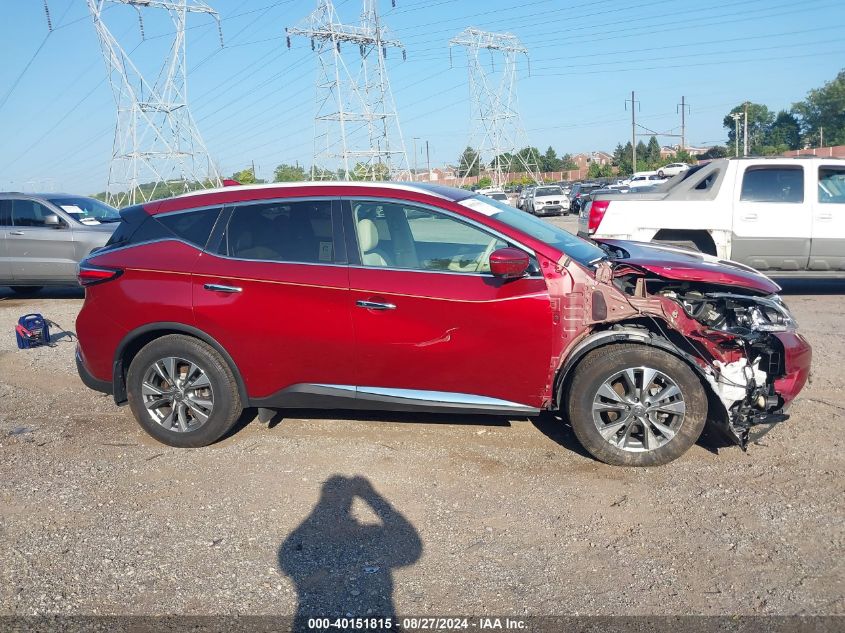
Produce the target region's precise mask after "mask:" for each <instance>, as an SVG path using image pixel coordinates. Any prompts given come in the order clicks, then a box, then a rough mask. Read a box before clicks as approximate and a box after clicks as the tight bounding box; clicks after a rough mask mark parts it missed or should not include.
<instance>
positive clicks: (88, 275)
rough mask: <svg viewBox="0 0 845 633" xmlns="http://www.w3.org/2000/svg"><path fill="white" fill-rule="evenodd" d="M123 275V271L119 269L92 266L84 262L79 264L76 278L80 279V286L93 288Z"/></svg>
mask: <svg viewBox="0 0 845 633" xmlns="http://www.w3.org/2000/svg"><path fill="white" fill-rule="evenodd" d="M122 273H123V271H122V270H120V269H119V268H105V267H102V266H92V265H91V264H86V263H85V262H82V263H81V264H79V273H78V274H77V276H76V277H77V279H79V285H80V286H93V285H94V284H100V283H103V282H104V281H110V280H112V279H116V278H117V277H120V275H121V274H122Z"/></svg>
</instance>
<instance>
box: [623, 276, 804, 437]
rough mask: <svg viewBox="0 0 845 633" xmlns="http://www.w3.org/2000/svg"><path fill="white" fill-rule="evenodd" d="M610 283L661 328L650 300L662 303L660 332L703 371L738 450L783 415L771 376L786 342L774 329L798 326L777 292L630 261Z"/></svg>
mask: <svg viewBox="0 0 845 633" xmlns="http://www.w3.org/2000/svg"><path fill="white" fill-rule="evenodd" d="M613 284H614V285H615V286H616V287H617V288H618V289H619V290H621V291H622V292H624V293H625V294H626V295H627V296H629V297H630V299H629V301H630V303H631V304H632V305H633V306H634V307H635V308H637V309H638V310H639V311H640V312H641V314H643V315H644V316H645V317H646V318H648V319H650V320H652V321H654V323H655V324H656V326H657V327H658V328H660V323H659V321H658V320H657V319H656V318H655V317H657V316H658V315H655V314H654V313H653V310H654V308H655V307H656V306H654V302H655V301H658V302H659V303H660V312H661V313H662V314H661V315H660V316H662V317H663V319H665V320H667V321H668V322H669V323H670V324H671V325H672V329H668V328H663V329H662V332H663V334H664V335H665V337H666V338H667V339H668V340H670V341H672V343H673V345H675V346H676V347H677V351H678V352H680V353H682V354H684V356H685V357H687V358H688V359H689V360H691V361H693V362H695V363H696V364H697V365H698V367H699V368H700V369H701V371H700V373H701V375H702V376H703V377H704V379H705V380H706V382H707V383H708V384H709V385H710V387H711V389H712V392H713V394H714V395H715V396H716V397H717V398H718V401H719V402H721V404H722V405H723V406H724V413H725V415H726V419H725V420H724V421H723V422H722V426H723V427H724V430H725V431H727V432H728V433H729V435H730V436H731V438H732V439H733V440H734V441H736V442H737V443H738V444H739V445H740V446H741V447H742V448H743V449H745V448H746V446H747V445H748V442H749V441H751V440H754V439H759V437H760V436H762V435H763V434H764V433H765V432H766V431H768V430H769V429H770V428H772V426H773V425H774V424H775V423H777V422H781V421H783V420H786V419H787V417H788V416H787V415H786V414H785V413H783V409H784V405H785V403H784V401H783V399H782V398H781V397H780V396H779V395H778V394H777V393H776V392H775V388H774V381H775V379H777V378H779V377H781V376H783V375H784V373H785V368H784V354H783V346H782V344H781V342H780V340H778V338H777V337H776V336H774V335H773V334H774V333H775V332H785V331H787V330H790V329H795V327H796V323H795V320H794V318H793V317H792V315H791V314H790V313H789V311H788V309H787V308H786V306H785V305H784V304H783V302H782V301H781V300H780V298H779V297H778V296H777V295H759V294H754V293H753V291H750V290H747V289H743V288H736V287H726V286H719V285H711V284H705V283H701V282H693V281H687V282H681V283H679V282H677V281H674V280H666V279H663V278H660V277H658V276H656V275H654V274H649V273H645V272H644V271H640V270H636V271H635V270H634V269H633V268H632V267H630V266H619V267H616V268H615V270H614V272H613ZM678 308H680V310H679V309H678ZM678 333H682V334H683V336H678ZM762 426H765V427H766V428H765V429H763V428H760V429H758V431H759V432H755V433H752V427H762Z"/></svg>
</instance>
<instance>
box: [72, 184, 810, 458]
mask: <svg viewBox="0 0 845 633" xmlns="http://www.w3.org/2000/svg"><path fill="white" fill-rule="evenodd" d="M121 217H122V222H121V224H120V225H119V226H118V228H117V230H116V231H115V233H114V236H113V237H112V239H111V241H110V242H109V243H108V245H107V246H106V247H104V248H103V249H100V250H98V251H96V252H95V253H93V254H92V255H91V256H90V257H89V258H88V259H87V260H85V261H83V262H82V264H81V265H80V269H79V280H80V282H81V283H82V285H83V286H85V305H84V306H83V308H82V311H81V313H80V315H79V318H78V319H77V331H78V335H79V348H78V351H77V365H78V369H79V373H80V375H81V377H82V379H83V381H84V382H85V384H87V385H88V386H89V387H92V388H94V389H98V390H100V391H103V392H106V393H109V394H113V395H114V399H115V402H116V403H117V404H123V403H126V402H128V403H129V406H130V407H131V409H132V412H133V413H134V414H135V417H136V418H137V420H138V422H139V423H140V424H141V426H142V427H143V428H144V429H145V430H146V431H147V432H148V433H149V434H150V435H152V436H153V437H155V438H157V439H158V440H160V441H162V442H164V443H166V444H170V445H172V446H185V447H187V446H204V445H207V444H210V443H212V442H214V441H215V440H217V439H218V438H220V437H221V436H222V435H223V434H224V433H226V432H227V431H228V430H229V429H230V428H231V427H232V425H233V423H234V422H235V420H236V419H237V418H238V417H239V415H240V414H241V412H242V410H243V409H244V408H245V407H257V408H258V409H259V415H260V416H261V417H264V418H265V419H266V417H267V416H269V415H272V414H273V412H274V411H275V410H277V409H281V408H285V407H314V408H319V409H383V410H396V411H411V410H422V411H432V412H435V411H436V412H450V411H451V412H462V413H488V414H489V413H496V414H503V415H535V414H538V413H540V412H541V411H543V410H553V411H557V410H560V411H561V414H562V417H563V418H564V419H566V420H568V421H569V423H570V424H571V425H572V428H573V429H574V431H575V433H576V435H577V437H578V438H579V440H580V441H581V443H582V444H583V445H584V446H585V447H586V449H587V450H589V451H590V453H592V454H593V455H595V456H596V457H597V458H598V459H601V460H603V461H606V462H609V463H612V464H624V465H639V466H644V465H656V464H663V463H666V462H668V461H671V460H672V459H675V458H676V457H678V456H679V455H681V454H682V453H683V452H684V451H686V450H687V449H688V448H689V447H690V446H691V445H692V444H693V443H694V442H695V441H696V440H697V439H698V436H699V434H700V433H701V430H702V428H703V426H704V424H705V421H707V420H711V421H712V422H713V423H715V424H716V425H718V426H719V427H720V428H722V429H723V430H724V431H725V432H726V433H727V434H728V435H729V436H730V437H731V438H733V439H734V440H735V441H736V442H737V443H739V444H740V445H741V446H743V448H744V447H745V445H746V444H747V442H748V441H749V435H750V434H751V435H755V434H756V432H757V431H758V429H764V428H769V427H770V426H771V423H774V422H779V421H781V420H784V419H786V417H787V416H786V415H785V414H784V410H785V408H786V406H787V405H788V404H789V402H790V401H791V400H792V399H793V398H794V397H795V396H796V394H797V393H798V392H799V391H800V390H801V388H802V387H803V385H804V383H805V381H806V379H807V375H808V373H809V367H810V356H811V352H810V347H809V345H808V344H807V342H806V341H805V340H804V338H803V337H802V336H801V335H800V334H798V333H797V332H796V331H795V327H796V326H795V322H794V320H793V318H792V316H791V315H790V313H789V311H788V310H787V308H786V306H784V304H783V303H782V302H781V300H780V298H779V297H778V296H777V294H776V293H777V291H778V290H779V288H778V286H777V285H776V284H775V283H773V282H772V281H771V280H769V279H768V278H767V277H764V276H763V275H761V274H759V273H757V272H755V271H754V270H752V269H750V268H746V267H744V266H741V265H739V264H735V263H732V262H724V261H717V260H716V259H715V258H712V257H709V256H706V255H701V254H699V253H693V252H689V251H685V250H681V249H671V248H666V247H659V246H655V245H645V244H638V243H632V242H620V241H605V242H603V243H595V242H589V241H586V240H583V239H581V238H578V237H575V236H574V235H571V234H570V233H567V232H566V231H563V230H561V229H559V228H556V227H555V226H553V225H551V224H548V223H546V222H544V221H543V220H539V219H537V218H535V217H533V216H531V215H529V214H526V213H521V212H519V211H518V210H516V209H515V208H513V207H510V206H508V205H507V204H504V203H503V202H499V201H497V200H492V199H490V198H486V197H484V196H482V195H475V194H473V193H471V192H468V191H464V190H460V189H452V188H448V187H440V186H434V185H416V184H398V183H297V184H291V185H269V186H266V185H265V186H246V187H227V188H223V189H218V190H208V191H201V192H196V193H193V194H189V195H184V196H180V197H178V198H173V199H169V200H161V201H156V202H151V203H147V204H144V205H140V206H134V207H129V208H126V209H124V210H123V211H122V212H121ZM754 427H757V428H754Z"/></svg>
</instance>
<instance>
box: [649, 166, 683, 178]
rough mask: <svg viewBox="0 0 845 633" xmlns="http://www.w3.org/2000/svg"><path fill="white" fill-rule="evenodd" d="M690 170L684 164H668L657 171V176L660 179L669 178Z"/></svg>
mask: <svg viewBox="0 0 845 633" xmlns="http://www.w3.org/2000/svg"><path fill="white" fill-rule="evenodd" d="M689 168H690V166H689V165H687V164H686V163H669V164H668V165H664V166H663V167H661V168H660V169H658V170H657V175H658V176H660V177H661V178H671V177H672V176H677V175H678V174H682V173H684V172H685V171H687V170H688V169H689Z"/></svg>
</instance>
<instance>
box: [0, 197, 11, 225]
mask: <svg viewBox="0 0 845 633" xmlns="http://www.w3.org/2000/svg"><path fill="white" fill-rule="evenodd" d="M11 225H12V201H11V200H0V226H11Z"/></svg>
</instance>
